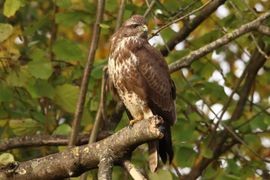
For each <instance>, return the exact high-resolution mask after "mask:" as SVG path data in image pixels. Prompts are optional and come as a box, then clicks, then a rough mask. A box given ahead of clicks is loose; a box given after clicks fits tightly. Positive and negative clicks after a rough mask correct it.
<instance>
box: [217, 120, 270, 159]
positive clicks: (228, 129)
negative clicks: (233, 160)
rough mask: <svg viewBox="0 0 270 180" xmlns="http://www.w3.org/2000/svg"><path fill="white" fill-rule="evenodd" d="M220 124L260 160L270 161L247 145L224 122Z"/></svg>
mask: <svg viewBox="0 0 270 180" xmlns="http://www.w3.org/2000/svg"><path fill="white" fill-rule="evenodd" d="M222 125H223V127H224V128H225V129H226V131H228V132H229V133H230V134H231V135H232V136H233V138H235V139H236V140H237V141H238V142H239V143H240V144H242V145H243V146H244V147H245V148H247V149H248V150H249V151H250V152H251V153H252V154H254V155H255V156H256V157H257V158H259V159H260V160H262V161H264V162H267V163H270V160H267V159H265V158H263V157H262V156H261V155H260V154H258V153H257V152H256V151H254V150H253V149H252V148H251V147H249V145H248V144H247V143H246V142H245V141H244V140H243V139H241V138H240V137H239V136H238V135H237V134H236V133H235V132H234V131H233V130H232V129H231V128H230V127H229V126H227V125H226V124H224V123H222Z"/></svg>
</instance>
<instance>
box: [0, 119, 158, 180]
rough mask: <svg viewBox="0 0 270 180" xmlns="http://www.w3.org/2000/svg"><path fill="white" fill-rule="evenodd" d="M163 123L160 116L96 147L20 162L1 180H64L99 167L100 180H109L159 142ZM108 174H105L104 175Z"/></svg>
mask: <svg viewBox="0 0 270 180" xmlns="http://www.w3.org/2000/svg"><path fill="white" fill-rule="evenodd" d="M162 123H163V120H162V119H161V118H160V117H158V116H153V117H151V118H149V119H146V120H142V121H139V122H137V123H136V124H134V125H133V126H132V127H131V128H130V127H125V128H123V129H121V130H120V131H118V132H116V133H115V134H113V135H111V136H109V137H107V138H106V139H103V140H101V141H98V142H96V143H92V144H88V145H82V146H77V147H72V148H68V149H67V150H65V151H63V152H60V153H56V154H51V155H48V156H45V157H41V158H37V159H33V160H29V161H25V162H20V163H18V166H17V167H16V169H15V170H14V171H13V172H12V173H9V174H8V173H7V171H5V170H4V169H1V170H0V177H4V178H2V179H19V180H20V179H28V180H33V179H62V178H67V177H71V176H78V175H80V174H81V173H83V172H85V171H87V170H89V169H94V168H97V167H99V168H100V169H99V175H100V179H105V177H106V178H107V179H110V177H111V167H112V166H113V164H114V163H119V162H121V160H122V159H123V158H124V157H125V156H126V155H127V154H128V153H130V152H131V151H133V150H134V148H136V147H137V146H138V145H140V144H143V143H145V142H147V141H152V140H156V139H160V138H162V137H163V134H162V132H161V130H160V129H162V128H161V125H162ZM102 172H103V173H102ZM104 173H105V174H104ZM102 177H103V178H102Z"/></svg>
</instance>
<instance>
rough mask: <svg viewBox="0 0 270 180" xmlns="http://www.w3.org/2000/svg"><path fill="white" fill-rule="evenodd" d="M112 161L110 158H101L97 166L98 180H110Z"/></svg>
mask: <svg viewBox="0 0 270 180" xmlns="http://www.w3.org/2000/svg"><path fill="white" fill-rule="evenodd" d="M112 168H113V160H112V158H111V157H106V156H105V157H103V158H101V160H100V161H99V164H98V180H112Z"/></svg>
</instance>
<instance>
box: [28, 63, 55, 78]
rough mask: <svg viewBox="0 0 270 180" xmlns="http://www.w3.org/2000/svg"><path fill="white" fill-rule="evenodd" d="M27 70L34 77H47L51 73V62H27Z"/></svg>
mask: <svg viewBox="0 0 270 180" xmlns="http://www.w3.org/2000/svg"><path fill="white" fill-rule="evenodd" d="M27 66H28V71H29V72H30V73H31V74H32V76H34V77H35V78H40V79H48V78H49V77H50V76H51V74H52V73H53V68H52V65H51V62H49V61H48V62H45V61H31V62H29V63H28V64H27Z"/></svg>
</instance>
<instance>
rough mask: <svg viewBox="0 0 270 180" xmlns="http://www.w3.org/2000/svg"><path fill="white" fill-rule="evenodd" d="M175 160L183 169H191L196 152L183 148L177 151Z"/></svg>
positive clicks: (178, 148)
mask: <svg viewBox="0 0 270 180" xmlns="http://www.w3.org/2000/svg"><path fill="white" fill-rule="evenodd" d="M175 152H176V153H175V159H176V162H177V164H178V165H179V166H181V167H191V166H192V164H193V162H194V160H195V156H196V152H195V151H194V150H193V149H192V147H184V146H181V147H179V145H178V147H176V149H175Z"/></svg>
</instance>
